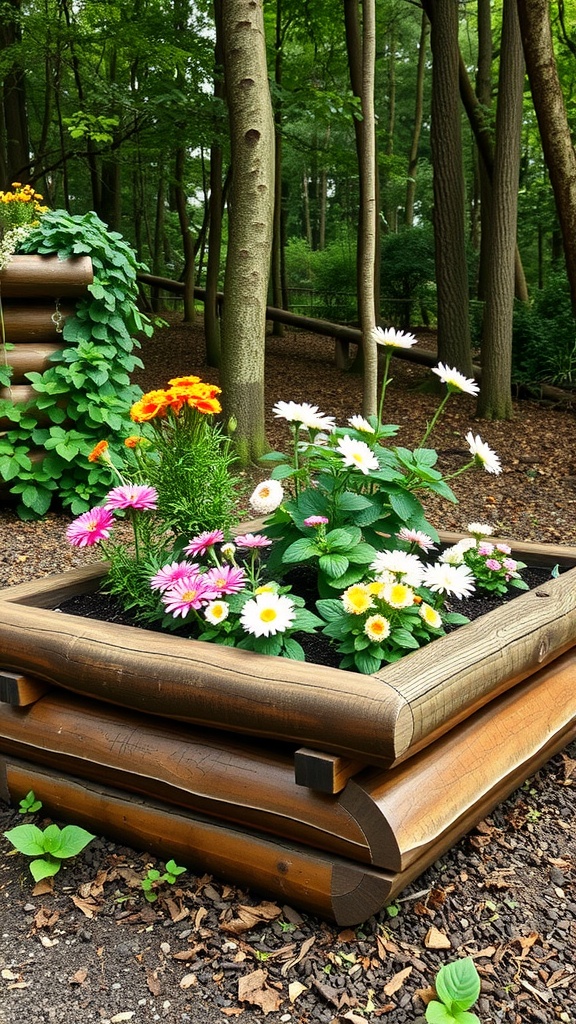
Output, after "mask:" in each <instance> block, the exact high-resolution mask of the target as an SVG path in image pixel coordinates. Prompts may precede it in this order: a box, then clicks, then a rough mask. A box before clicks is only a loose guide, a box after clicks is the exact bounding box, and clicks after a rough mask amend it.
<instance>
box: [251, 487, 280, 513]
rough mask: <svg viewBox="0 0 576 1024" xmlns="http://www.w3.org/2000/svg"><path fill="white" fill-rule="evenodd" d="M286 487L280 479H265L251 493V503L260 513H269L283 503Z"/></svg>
mask: <svg viewBox="0 0 576 1024" xmlns="http://www.w3.org/2000/svg"><path fill="white" fill-rule="evenodd" d="M283 498H284V488H283V487H282V484H281V483H280V481H279V480H263V481H262V483H260V484H258V486H257V487H255V488H254V490H253V491H252V494H251V495H250V499H249V500H250V505H251V506H252V508H253V509H254V511H255V512H256V513H258V514H259V515H269V513H270V512H274V511H275V510H276V509H277V508H278V506H279V505H281V504H282V499H283Z"/></svg>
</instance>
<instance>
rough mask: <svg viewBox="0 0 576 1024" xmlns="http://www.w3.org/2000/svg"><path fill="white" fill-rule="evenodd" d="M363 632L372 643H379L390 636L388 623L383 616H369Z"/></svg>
mask: <svg viewBox="0 0 576 1024" xmlns="http://www.w3.org/2000/svg"><path fill="white" fill-rule="evenodd" d="M364 632H365V633H366V636H367V637H369V638H370V640H373V641H374V643H380V641H381V640H386V638H387V637H389V636H390V623H389V622H388V619H386V618H385V617H384V615H371V616H370V618H369V619H366V622H365V623H364Z"/></svg>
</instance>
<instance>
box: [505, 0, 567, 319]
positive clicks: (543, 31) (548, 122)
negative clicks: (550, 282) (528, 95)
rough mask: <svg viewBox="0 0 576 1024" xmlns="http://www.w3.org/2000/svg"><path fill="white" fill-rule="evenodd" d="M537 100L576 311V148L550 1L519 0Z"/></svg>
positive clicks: (545, 152)
mask: <svg viewBox="0 0 576 1024" xmlns="http://www.w3.org/2000/svg"><path fill="white" fill-rule="evenodd" d="M517 3H518V14H519V17H520V29H521V33H522V44H523V47H524V56H525V58H526V68H527V71H528V78H529V80H530V89H531V91H532V100H533V102H534V109H535V111H536V117H537V118H538V126H539V128H540V135H541V138H542V148H543V150H544V158H545V160H546V164H547V166H548V171H549V173H550V181H551V183H552V189H553V191H554V199H555V201H556V210H557V213H558V220H559V223H560V230H561V232H562V242H563V246H564V258H565V260H566V271H567V274H568V281H569V283H570V295H571V298H572V309H573V312H574V315H575V316H576V153H575V152H574V145H573V142H572V138H571V132H570V126H569V124H568V119H567V116H566V107H565V104H564V97H563V95H562V88H561V85H560V79H559V77H558V69H557V67H556V61H555V58H554V46H553V43H552V31H551V27H550V4H549V3H548V0H517Z"/></svg>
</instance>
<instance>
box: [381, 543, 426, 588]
mask: <svg viewBox="0 0 576 1024" xmlns="http://www.w3.org/2000/svg"><path fill="white" fill-rule="evenodd" d="M370 568H371V569H374V571H375V572H376V573H378V577H379V579H383V578H385V574H386V573H394V576H395V577H396V578H398V577H401V580H400V582H402V583H405V584H406V585H407V586H409V587H419V586H420V584H421V582H422V574H423V572H424V564H423V563H422V562H421V561H420V559H419V558H418V555H411V554H409V552H408V551H379V552H378V554H377V555H376V558H375V559H374V561H373V562H372V563H371V564H370Z"/></svg>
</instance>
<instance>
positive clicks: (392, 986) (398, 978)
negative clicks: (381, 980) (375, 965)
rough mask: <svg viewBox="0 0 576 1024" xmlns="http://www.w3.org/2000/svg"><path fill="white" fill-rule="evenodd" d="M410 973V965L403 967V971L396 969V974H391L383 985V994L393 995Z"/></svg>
mask: <svg viewBox="0 0 576 1024" xmlns="http://www.w3.org/2000/svg"><path fill="white" fill-rule="evenodd" d="M411 974H412V968H411V967H405V968H404V970H403V971H398V973H397V974H395V975H393V977H392V978H390V981H389V982H388V984H387V985H384V989H383V991H384V995H386V996H393V995H394V993H395V992H397V991H398V989H400V988H402V985H403V984H404V982H405V981H406V979H407V978H409V977H410V975H411Z"/></svg>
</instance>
